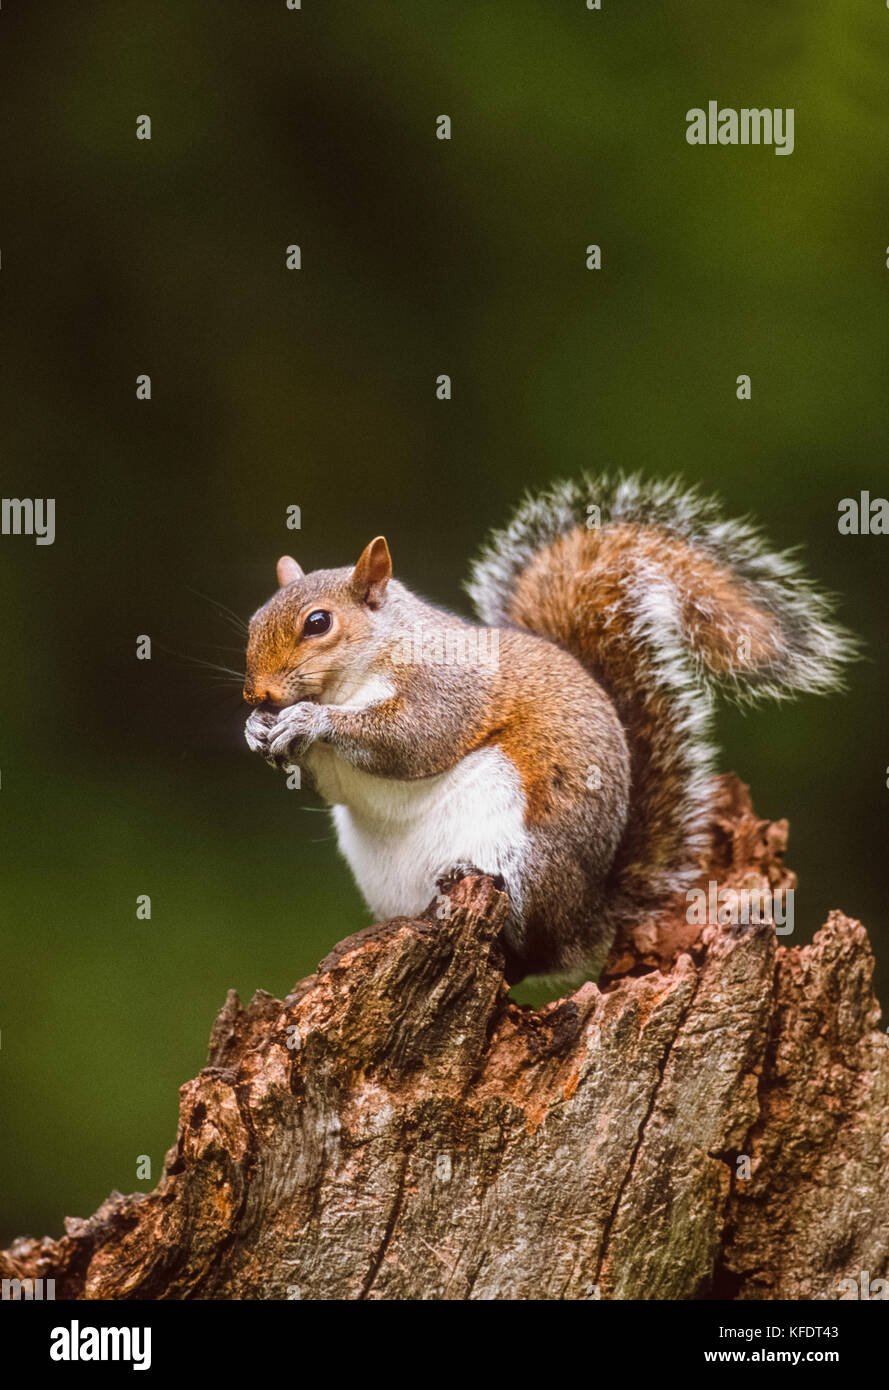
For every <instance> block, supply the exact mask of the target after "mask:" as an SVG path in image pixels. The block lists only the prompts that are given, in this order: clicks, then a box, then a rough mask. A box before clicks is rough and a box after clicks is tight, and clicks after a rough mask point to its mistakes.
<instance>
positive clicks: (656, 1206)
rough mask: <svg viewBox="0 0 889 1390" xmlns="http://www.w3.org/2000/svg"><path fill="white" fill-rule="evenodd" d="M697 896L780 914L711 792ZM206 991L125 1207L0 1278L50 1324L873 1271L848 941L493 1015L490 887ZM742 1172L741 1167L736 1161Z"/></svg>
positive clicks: (870, 1137)
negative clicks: (166, 1141)
mask: <svg viewBox="0 0 889 1390" xmlns="http://www.w3.org/2000/svg"><path fill="white" fill-rule="evenodd" d="M714 804H715V807H716V811H715V818H714V834H713V848H712V853H711V855H710V858H709V861H708V863H707V864H705V865H702V879H703V880H704V881H706V880H707V879H708V878H710V877H713V878H715V879H718V881H719V883H720V885H722V886H732V887H735V888H740V887H758V888H765V887H770V888H772V889H775V888H780V887H785V888H786V887H789V886H792V883H793V878H792V875H790V874H789V873H788V872H787V871H786V870H785V869H784V867H783V862H782V855H783V851H784V846H785V842H786V825H785V824H783V823H778V824H769V823H768V822H765V821H761V820H758V819H757V818H756V817H755V816H754V815H753V812H752V809H751V807H750V804H749V800H748V799H747V797H746V793H745V791H744V789H743V788H741V787H740V784H739V783H737V782H736V781H734V779H723V780H722V781H721V782H720V783H719V784H718V793H717V796H716V799H715V803H714ZM449 901H450V903H451V915H450V918H449V919H448V920H444V921H442V920H439V919H438V917H437V915H436V914H435V912H433V911H432V910H430V913H429V915H428V917H427V918H426V919H418V920H415V921H414V920H406V919H403V920H396V921H392V922H385V923H383V924H382V925H380V926H377V927H372V928H369V929H367V930H365V931H362V932H359V933H358V934H357V935H355V936H351V937H349V938H348V939H347V940H345V941H343V942H342V943H341V944H340V945H339V946H337V948H336V949H335V951H334V952H333V953H332V954H331V955H330V956H329V957H328V958H327V959H326V960H325V961H323V962H322V964H321V965H320V967H319V969H318V972H317V974H315V975H313V976H311V977H310V978H308V979H306V980H303V981H302V982H301V983H300V984H299V985H297V987H296V988H295V989H294V991H293V993H292V994H290V995H288V997H287V998H286V999H285V1000H283V1001H279V1000H277V999H273V998H272V997H271V996H270V995H267V994H264V993H259V994H257V995H256V996H255V997H254V999H253V1000H252V1001H251V1003H250V1004H249V1005H248V1006H247V1007H246V1008H242V1007H241V1006H240V1004H239V1002H238V998H237V996H236V995H235V994H234V992H231V993H230V994H229V996H228V999H227V1000H226V1003H225V1006H224V1007H223V1009H222V1012H221V1013H220V1015H219V1017H218V1019H217V1020H216V1023H215V1025H214V1028H213V1034H212V1038H211V1043H210V1054H209V1058H208V1064H207V1066H206V1067H205V1068H204V1070H203V1071H202V1072H201V1073H200V1075H199V1076H198V1077H197V1078H196V1079H195V1080H193V1081H190V1082H188V1083H187V1084H186V1085H185V1086H183V1087H182V1089H181V1110H180V1124H179V1134H178V1139H177V1142H176V1145H175V1147H174V1148H173V1149H171V1150H170V1152H169V1154H168V1155H167V1160H166V1168H165V1174H164V1177H163V1179H162V1181H161V1183H160V1184H159V1186H158V1188H157V1189H156V1190H155V1191H154V1192H152V1193H151V1194H149V1195H142V1194H137V1195H134V1196H130V1197H123V1196H121V1195H120V1194H118V1193H113V1194H112V1195H111V1196H110V1197H109V1198H108V1200H107V1201H106V1202H105V1203H104V1204H103V1205H102V1207H101V1208H100V1209H99V1211H98V1212H97V1213H96V1214H95V1215H94V1216H92V1217H90V1218H89V1219H88V1220H69V1221H68V1222H67V1223H66V1225H67V1234H66V1235H65V1236H64V1237H62V1238H61V1239H60V1240H56V1241H53V1240H49V1239H47V1240H43V1241H37V1240H31V1239H22V1240H18V1241H16V1242H15V1243H14V1244H13V1246H12V1247H11V1248H10V1250H9V1251H7V1252H5V1254H3V1255H0V1273H2V1274H3V1275H4V1277H19V1278H27V1277H30V1278H38V1277H40V1276H43V1277H44V1278H50V1277H52V1278H55V1280H56V1293H57V1297H75V1298H133V1297H138V1298H157V1299H171V1298H174V1299H175V1298H195V1297H197V1298H256V1299H264V1298H287V1297H297V1296H299V1297H302V1298H346V1299H362V1298H400V1299H412V1298H451V1299H467V1298H483V1299H494V1298H498V1299H504V1298H547V1299H586V1298H590V1297H597V1296H600V1297H602V1298H662V1299H687V1298H701V1297H733V1298H763V1297H765V1298H835V1297H837V1296H838V1290H839V1285H838V1281H839V1280H840V1279H841V1278H843V1277H848V1276H852V1277H855V1278H857V1277H859V1275H860V1272H861V1271H862V1270H866V1271H868V1273H869V1276H870V1279H871V1281H873V1280H875V1279H876V1278H878V1277H880V1276H886V1275H887V1273H889V1055H887V1048H886V1043H885V1040H884V1038H883V1037H882V1036H881V1035H880V1034H879V1033H878V1032H877V1031H876V1029H875V1025H876V1022H877V1018H878V1015H879V1009H878V1006H877V1005H876V1002H875V1000H874V998H873V994H872V991H871V972H872V964H873V962H872V957H871V953H870V948H869V945H868V942H867V936H866V933H865V931H864V928H863V927H862V926H861V925H860V924H859V923H857V922H852V921H850V920H849V919H847V918H845V917H843V916H842V914H841V913H832V914H831V916H830V919H829V921H828V923H827V925H826V926H825V927H823V928H822V930H821V931H820V932H819V933H818V935H817V936H816V938H815V941H814V942H813V944H812V945H810V946H806V947H794V948H791V949H787V948H785V947H783V946H779V945H778V944H777V941H776V936H775V932H774V928H773V927H770V926H761V927H751V926H748V927H744V926H740V925H739V926H706V927H704V928H703V929H702V928H699V927H695V926H690V925H689V924H688V922H687V921H686V904H685V900H684V898H683V899H682V901H681V902H677V903H675V904H673V905H672V906H671V910H670V911H669V912H668V913H667V914H666V916H665V918H664V919H663V921H662V922H660V923H652V922H640V923H637V924H634V927H633V930H632V931H631V932H629V933H628V934H627V938H626V940H624V941H622V942H620V943H618V945H617V947H616V948H615V950H614V952H613V953H612V958H611V961H610V963H609V967H608V972H607V974H606V976H604V977H603V980H602V982H601V987H599V986H597V985H594V984H586V985H584V986H583V987H582V988H581V989H579V990H577V991H576V992H575V993H573V994H572V995H570V996H569V997H567V998H565V999H562V1000H560V1001H559V1002H558V1003H554V1004H551V1005H548V1006H547V1007H545V1008H543V1009H540V1010H539V1011H535V1010H532V1009H528V1008H521V1007H519V1006H517V1005H516V1004H514V1003H512V1002H511V1001H509V999H508V997H507V990H506V987H505V985H504V982H503V976H502V963H501V956H500V951H499V947H498V944H497V939H498V933H499V930H500V928H501V925H502V923H503V919H504V913H505V906H506V905H505V900H504V898H503V896H502V894H500V893H499V892H498V891H497V890H496V888H495V887H494V885H493V884H492V882H491V880H490V879H487V878H472V879H465V880H463V881H461V882H459V883H457V884H456V885H454V886H453V887H452V888H451V889H450V890H449ZM742 1156H747V1158H748V1159H749V1171H750V1176H749V1177H747V1178H745V1177H744V1176H743V1173H744V1172H746V1171H747V1165H746V1164H745V1163H744V1162H743V1159H742V1161H741V1162H739V1158H742Z"/></svg>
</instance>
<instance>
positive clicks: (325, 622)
mask: <svg viewBox="0 0 889 1390" xmlns="http://www.w3.org/2000/svg"><path fill="white" fill-rule="evenodd" d="M332 622H333V618H332V617H331V615H330V614H329V613H328V612H327V610H326V609H324V608H316V609H315V611H314V613H310V614H309V616H308V617H307V618H306V620H305V622H304V623H303V637H319V636H320V635H321V633H322V632H329V631H330V624H331V623H332Z"/></svg>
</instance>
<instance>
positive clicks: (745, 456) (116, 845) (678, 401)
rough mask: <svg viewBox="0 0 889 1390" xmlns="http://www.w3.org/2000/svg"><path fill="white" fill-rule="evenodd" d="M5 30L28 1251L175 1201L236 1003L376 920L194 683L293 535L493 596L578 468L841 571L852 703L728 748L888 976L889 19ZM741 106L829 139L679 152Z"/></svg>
mask: <svg viewBox="0 0 889 1390" xmlns="http://www.w3.org/2000/svg"><path fill="white" fill-rule="evenodd" d="M0 37H2V44H3V47H2V65H3V81H2V92H0V110H2V120H0V169H2V193H3V196H2V204H0V254H2V270H0V313H2V347H3V354H2V371H0V383H2V409H0V441H2V453H0V474H2V480H0V481H2V487H0V491H2V493H3V495H4V496H53V497H55V498H56V499H57V539H56V543H55V545H54V546H52V547H47V548H40V547H36V546H35V545H34V544H33V542H32V541H30V540H28V539H26V538H24V537H11V536H10V537H3V538H0V584H2V603H3V609H2V611H3V615H4V629H5V630H4V642H3V668H4V670H3V695H2V706H0V708H2V728H0V778H2V790H0V812H2V820H0V825H2V832H0V833H2V837H3V843H2V867H3V889H2V918H3V970H2V984H0V1029H2V1047H0V1091H2V1101H0V1105H2V1112H0V1113H2V1139H0V1145H2V1151H0V1185H2V1231H0V1239H3V1240H4V1241H5V1240H6V1239H8V1238H9V1237H12V1236H13V1235H15V1234H19V1233H23V1232H29V1233H32V1234H37V1235H40V1234H43V1233H46V1232H48V1233H52V1234H56V1233H58V1232H59V1230H60V1227H61V1222H62V1218H63V1216H64V1215H65V1214H77V1215H87V1214H89V1213H90V1212H91V1211H92V1210H93V1209H94V1208H95V1207H96V1206H97V1204H98V1203H99V1202H100V1201H101V1200H102V1198H103V1197H104V1196H105V1195H106V1194H107V1192H108V1191H109V1190H110V1189H111V1188H112V1187H117V1188H120V1189H122V1190H124V1191H132V1190H136V1189H138V1188H142V1189H143V1190H148V1189H150V1188H151V1187H153V1186H154V1183H155V1182H156V1180H157V1178H158V1176H159V1175H160V1170H161V1166H162V1159H163V1154H164V1152H165V1149H166V1148H167V1147H168V1146H169V1144H170V1143H171V1142H172V1141H173V1138H174V1135H175V1128H176V1113H177V1112H176V1088H177V1086H178V1085H179V1084H180V1083H182V1082H183V1081H185V1080H186V1079H187V1078H189V1077H191V1076H192V1075H193V1074H194V1073H195V1072H196V1070H197V1069H198V1068H199V1067H200V1066H201V1065H202V1063H203V1061H204V1059H205V1049H206V1043H207V1038H208V1035H209V1030H210V1026H211V1023H212V1020H213V1017H214V1014H215V1011H216V1010H217V1008H218V1007H219V1005H220V1004H221V1003H222V1001H223V999H224V997H225V992H226V990H227V989H228V988H229V987H230V986H234V987H236V988H237V989H238V990H239V991H240V993H241V995H242V998H249V996H250V995H251V994H252V992H253V991H254V989H256V988H257V987H262V988H263V989H267V990H270V991H272V992H274V993H276V994H278V995H281V994H283V993H285V992H286V991H287V990H288V989H289V988H290V987H291V986H292V984H293V983H294V981H295V980H297V979H298V978H299V977H300V976H301V975H303V974H305V973H307V972H309V971H311V970H312V969H313V968H314V966H315V964H316V962H317V961H318V959H319V958H320V957H321V956H322V955H324V954H325V953H326V951H327V950H328V949H329V948H330V947H331V946H332V945H333V943H334V942H335V941H336V940H337V939H339V938H340V937H342V936H343V935H346V934H347V933H348V932H350V931H352V930H354V929H357V928H358V927H359V926H361V925H363V924H364V922H365V921H366V915H365V913H364V909H363V907H362V904H361V902H360V899H359V897H358V894H357V892H356V890H355V888H354V887H353V885H352V883H351V880H350V878H349V876H348V873H347V872H346V871H345V870H344V868H343V866H342V865H341V863H340V862H339V860H338V857H337V853H336V849H335V845H334V842H333V840H332V836H331V831H330V828H329V825H328V822H327V818H326V815H325V814H324V813H321V812H319V811H318V809H317V804H316V803H315V802H313V800H312V797H311V795H309V794H307V793H302V794H300V793H294V792H289V791H287V790H286V789H285V784H284V780H283V779H282V778H280V777H276V776H275V775H273V774H272V772H271V771H270V770H269V769H268V768H266V767H265V766H264V765H263V764H262V763H261V762H260V761H259V760H258V759H257V758H255V757H254V756H252V755H251V754H250V753H249V752H248V750H247V748H246V745H245V744H244V741H243V737H242V733H241V726H242V721H243V710H242V709H241V708H240V707H239V700H238V692H237V684H236V683H232V684H231V685H228V686H227V685H225V684H224V683H222V684H217V683H216V681H215V679H214V676H213V673H212V672H210V671H208V670H207V669H205V668H204V667H202V666H199V665H195V664H193V663H194V661H195V660H197V661H210V662H220V663H222V664H224V665H231V666H233V667H235V668H237V667H238V666H239V664H240V660H241V658H240V653H239V642H240V639H239V637H238V635H237V633H236V632H234V631H232V630H231V629H230V628H229V626H228V624H227V621H226V619H225V617H224V616H222V615H221V614H220V611H219V610H218V609H216V608H215V607H214V606H213V605H212V604H210V603H208V602H206V601H205V599H204V598H202V597H200V595H208V596H209V597H211V598H212V599H213V600H216V601H217V602H219V603H221V604H225V605H227V606H229V607H230V608H232V609H233V610H235V611H236V612H237V613H238V614H240V615H241V616H242V617H247V616H249V614H250V612H251V611H252V610H253V609H254V608H255V607H256V606H258V604H259V603H260V602H262V601H263V600H264V599H265V598H266V597H267V595H268V593H269V592H270V590H271V588H272V580H273V564H274V561H275V559H276V557H277V556H278V554H279V553H281V552H282V551H286V550H291V549H292V550H293V551H294V552H295V553H296V554H297V556H298V558H299V559H300V561H301V562H302V564H303V565H304V566H306V567H316V566H319V565H336V564H345V563H348V562H350V561H352V560H354V559H355V558H357V555H358V553H359V551H360V549H361V547H362V546H363V545H364V544H365V542H366V541H367V540H368V539H370V537H371V536H373V535H375V534H376V533H378V532H380V531H382V532H385V534H386V535H387V536H388V537H389V541H390V544H391V548H392V551H393V555H394V557H395V563H396V569H397V572H398V573H399V575H400V577H401V578H402V579H404V580H405V581H407V582H408V583H409V584H411V585H412V586H414V587H416V588H417V589H418V590H419V591H421V592H422V593H425V594H427V595H428V596H430V597H433V598H435V599H436V600H439V601H442V602H445V603H448V604H452V605H461V606H462V605H463V600H462V598H461V583H462V580H463V578H464V577H465V574H466V570H467V563H468V560H469V557H470V555H471V554H472V553H473V552H474V551H475V550H476V548H477V546H478V545H479V543H480V542H481V540H482V538H483V537H484V535H485V533H486V531H487V530H488V528H489V527H490V526H492V525H494V524H497V523H499V522H501V521H502V520H503V519H504V518H505V516H506V514H507V513H508V511H509V510H510V509H511V507H512V506H513V505H514V503H515V502H516V501H517V499H518V497H519V496H520V494H521V493H522V492H523V490H524V489H525V488H526V487H527V486H529V485H534V484H539V483H541V482H544V481H546V480H547V479H550V478H553V477H556V476H559V475H564V474H573V473H575V472H578V471H580V470H581V469H584V468H594V469H595V468H600V467H608V468H614V469H618V468H623V469H627V470H629V469H637V468H639V469H642V470H644V471H645V472H646V473H649V474H653V475H654V474H664V473H668V472H672V471H674V470H679V471H681V472H682V473H683V474H684V475H685V476H686V477H687V478H689V479H692V480H700V481H701V482H703V483H705V484H706V485H707V486H708V487H713V488H715V489H717V490H719V491H720V492H721V493H722V494H723V496H724V498H725V501H726V504H727V508H728V510H729V511H730V512H744V511H747V510H751V511H753V512H754V513H756V514H757V515H758V516H759V517H761V519H762V520H763V521H764V522H765V523H766V525H767V528H768V530H769V532H770V533H771V535H772V536H773V537H774V540H775V542H776V544H779V545H781V546H790V545H796V544H798V543H804V544H805V546H806V548H807V549H806V553H807V556H808V562H809V566H810V569H811V571H812V573H813V574H814V575H815V576H816V577H817V578H818V579H819V580H820V581H821V582H822V583H823V584H826V585H827V586H828V587H829V588H831V589H833V590H835V591H836V592H838V593H839V594H841V595H842V596H843V607H842V614H843V616H844V618H845V620H846V621H847V622H848V623H849V624H850V625H851V626H852V627H854V628H855V629H856V630H857V631H859V632H860V633H861V634H863V636H864V637H865V639H866V641H867V645H868V651H869V660H868V661H867V662H866V663H863V664H861V665H859V666H858V667H856V668H855V670H854V672H853V674H852V677H851V688H850V692H849V694H848V696H845V697H836V698H833V699H831V700H829V701H824V700H821V701H819V700H816V699H814V698H810V699H807V700H805V701H804V702H802V703H801V704H799V705H798V706H796V707H793V706H787V707H783V708H764V709H761V710H759V711H757V712H756V713H754V714H750V715H747V716H741V715H739V714H737V713H734V712H725V713H724V714H723V715H722V716H721V720H720V731H721V738H722V744H723V748H724V757H723V760H722V762H723V766H724V768H725V769H734V770H736V771H737V772H738V773H739V774H740V775H741V776H742V778H744V780H745V781H748V782H749V783H751V785H752V788H753V794H754V797H755V803H756V806H757V808H758V810H759V812H760V814H762V815H766V816H771V817H777V816H782V815H786V816H788V817H789V819H790V822H791V841H790V852H789V855H788V862H789V864H790V865H791V867H793V868H795V869H796V870H797V871H798V872H799V875H800V891H799V893H798V895H797V902H796V922H797V932H796V936H795V937H794V941H796V942H800V941H804V940H808V939H809V938H810V937H811V934H812V932H813V931H814V930H815V929H816V928H817V926H818V925H819V924H820V923H821V922H822V921H823V919H824V917H825V914H826V913H827V911H828V909H829V908H831V907H834V906H837V907H842V908H844V909H845V910H846V911H847V912H849V913H850V914H854V915H858V916H860V917H861V918H862V919H863V920H864V921H865V922H866V923H867V925H868V927H869V929H870V932H871V937H872V940H873V943H874V947H875V950H876V952H877V956H878V970H879V983H880V986H881V989H882V992H883V995H884V997H885V996H886V994H887V993H889V930H887V918H886V906H885V882H886V863H885V861H886V842H887V835H886V829H887V806H889V791H887V787H886V780H887V771H886V769H887V764H889V739H887V738H886V735H885V711H886V707H887V697H889V674H887V672H889V660H887V650H886V649H887V636H889V631H887V626H889V625H887V603H886V574H887V554H889V538H882V537H878V536H869V537H868V536H861V537H857V538H856V537H840V536H839V535H838V533H837V526H836V519H837V503H838V501H839V499H840V498H841V497H844V496H847V495H850V494H851V495H855V494H857V493H858V491H859V490H860V489H863V488H865V489H869V490H870V491H871V492H872V493H873V494H882V495H884V496H885V495H887V493H889V470H887V468H886V464H885V452H886V451H885V437H886V432H887V419H889V392H887V367H889V355H887V347H889V316H887V308H886V299H887V290H889V271H887V269H886V255H887V252H886V247H887V245H889V178H887V172H889V169H887V164H889V161H887V147H889V114H887V105H889V103H887V96H886V93H887V74H889V63H887V58H889V11H887V10H886V8H885V6H881V5H880V4H878V3H877V0H873V2H872V3H867V4H865V3H854V2H853V0H795V2H794V3H790V0H784V3H779V0H760V2H759V3H750V0H745V3H738V0H734V3H732V2H730V0H723V3H722V4H720V5H718V6H717V5H714V4H713V3H712V0H697V2H695V0H666V2H662V3H658V4H651V3H649V4H644V5H642V4H639V3H638V0H633V3H632V4H626V3H619V0H604V8H603V10H602V11H601V12H598V13H596V12H590V11H588V10H587V9H586V8H585V4H584V0H570V2H569V0H546V3H544V2H543V0H539V3H532V0H485V2H484V3H480V2H479V0H472V2H470V0H447V3H442V0H438V2H437V3H433V0H410V3H407V0H401V3H395V0H392V2H391V3H383V2H382V0H367V3H363V4H357V3H355V0H352V2H351V3H345V2H344V0H304V3H303V8H302V10H301V11H290V10H288V9H287V8H286V6H285V3H284V0H275V2H274V3H257V2H256V0H253V2H252V3H250V4H247V3H241V4H237V5H235V4H230V3H229V4H212V5H211V4H209V3H204V4H197V3H194V0H175V2H174V0H163V2H161V0H155V3H152V4H151V5H146V4H144V3H135V0H116V3H114V4H111V3H105V4H98V5H93V6H90V7H83V6H71V5H61V4H43V5H32V6H30V7H20V8H17V7H15V6H12V7H7V6H5V5H4V7H3V10H2V15H0ZM711 98H713V99H716V100H718V101H719V102H720V104H721V105H727V106H734V107H741V106H745V105H747V106H762V105H769V106H782V107H787V106H793V107H794V108H795V111H796V149H795V151H794V153H793V154H792V155H791V156H790V157H783V158H779V157H776V156H775V155H774V154H773V153H772V151H771V150H769V149H767V148H758V149H757V148H734V149H732V148H728V149H725V148H709V147H708V148H698V147H690V146H689V145H687V144H686V142H685V138H684V136H685V128H686V123H685V113H686V111H687V110H688V108H690V107H692V106H706V103H707V101H708V100H709V99H711ZM143 113H144V114H148V115H150V116H151V119H152V123H153V131H152V139H151V141H150V143H149V142H145V141H137V140H136V138H135V133H136V117H137V116H138V115H140V114H143ZM441 113H447V114H448V115H450V117H451V119H452V122H453V138H452V139H451V141H450V142H449V143H446V142H441V141H439V140H437V139H436V138H435V118H436V117H437V116H438V115H439V114H441ZM593 242H595V243H598V244H600V245H601V246H602V248H603V256H604V267H603V269H602V270H601V271H600V272H589V271H587V270H586V268H585V264H584V252H585V248H586V246H587V245H588V244H589V243H593ZM290 243H298V244H299V245H300V246H301V247H302V255H303V269H302V270H301V271H299V272H288V271H287V270H286V269H285V264H284V263H285V248H286V247H287V246H288V245H289V244H290ZM143 372H147V373H149V374H150V375H151V377H152V383H153V398H152V400H151V401H150V403H142V402H138V401H137V400H136V396H135V383H136V377H137V375H138V374H139V373H143ZM440 372H447V373H449V374H450V375H451V376H452V378H453V384H454V385H453V392H454V394H453V400H452V401H450V402H449V403H442V402H440V401H438V400H436V397H435V392H434V380H435V377H436V375H437V374H438V373H440ZM742 372H743V373H749V374H750V375H751V377H752V382H753V399H752V401H751V402H750V403H743V404H742V403H740V402H739V401H738V400H737V399H736V396H735V379H736V377H737V376H738V374H739V373H742ZM288 505H298V506H299V507H300V508H301V510H302V532H301V534H300V535H299V536H297V537H294V536H293V535H291V534H290V533H289V532H288V531H287V530H286V529H285V509H286V508H287V506H288ZM141 633H147V634H150V635H151V637H152V639H153V642H154V657H153V659H152V660H151V661H150V662H144V661H137V660H136V659H135V649H136V638H137V636H138V635H139V634H141ZM141 893H148V894H150V895H151V899H152V905H153V913H152V918H151V921H150V922H140V921H137V919H136V897H137V895H138V894H141ZM140 1154H148V1155H150V1157H151V1159H152V1165H153V1171H152V1177H151V1179H150V1180H145V1181H142V1182H139V1181H137V1177H136V1162H137V1156H138V1155H140Z"/></svg>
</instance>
